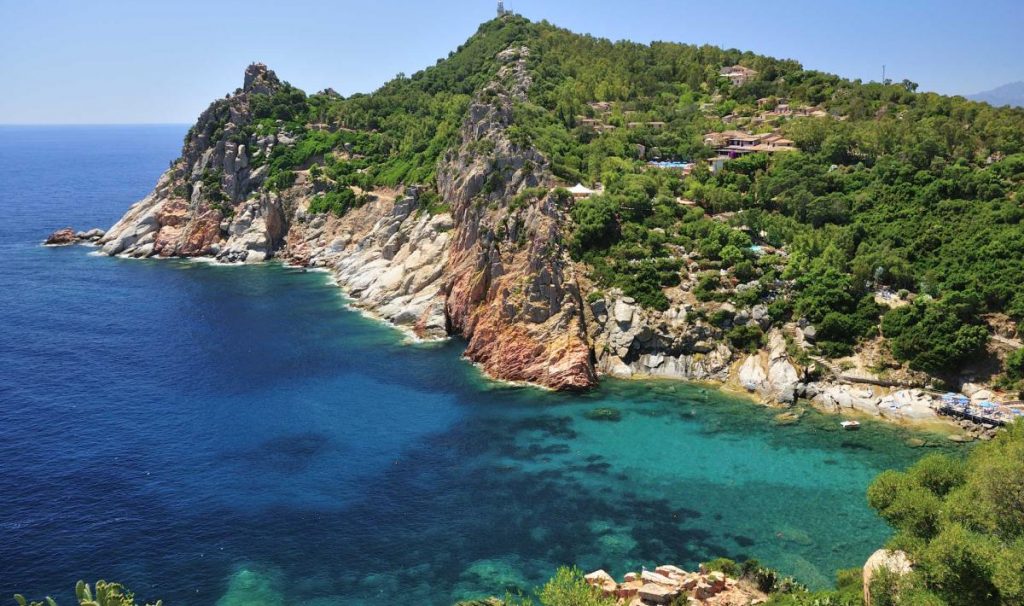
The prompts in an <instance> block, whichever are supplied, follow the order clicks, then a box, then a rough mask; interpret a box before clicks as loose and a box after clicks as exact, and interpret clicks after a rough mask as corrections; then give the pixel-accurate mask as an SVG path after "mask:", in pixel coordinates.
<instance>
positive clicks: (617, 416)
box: [584, 408, 622, 422]
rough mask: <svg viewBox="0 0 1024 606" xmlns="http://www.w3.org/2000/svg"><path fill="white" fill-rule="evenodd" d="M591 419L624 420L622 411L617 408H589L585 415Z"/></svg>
mask: <svg viewBox="0 0 1024 606" xmlns="http://www.w3.org/2000/svg"><path fill="white" fill-rule="evenodd" d="M584 416H585V417H586V418H588V419H590V420H591V421H614V422H618V421H621V420H622V412H621V411H620V410H619V409H617V408H595V409H594V410H588V411H587V413H586V414H585V415H584Z"/></svg>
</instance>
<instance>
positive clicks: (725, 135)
mask: <svg viewBox="0 0 1024 606" xmlns="http://www.w3.org/2000/svg"><path fill="white" fill-rule="evenodd" d="M704 145H707V146H708V147H712V148H714V149H715V151H716V152H717V153H718V156H719V157H722V158H736V157H739V156H745V155H747V154H756V153H765V154H774V153H776V152H787V151H794V150H795V149H796V147H794V144H793V142H792V141H790V140H789V139H786V138H784V137H783V136H782V135H780V134H778V133H765V134H760V135H752V134H750V133H745V132H743V131H738V130H727V131H723V132H720V133H708V134H706V135H704Z"/></svg>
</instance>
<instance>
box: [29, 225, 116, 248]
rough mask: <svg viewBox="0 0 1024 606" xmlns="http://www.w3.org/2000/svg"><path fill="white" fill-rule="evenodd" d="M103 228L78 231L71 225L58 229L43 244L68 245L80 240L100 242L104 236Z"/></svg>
mask: <svg viewBox="0 0 1024 606" xmlns="http://www.w3.org/2000/svg"><path fill="white" fill-rule="evenodd" d="M103 233H104V232H103V230H102V229H90V230H89V231H78V232H76V231H75V230H74V229H72V228H70V227H65V228H64V229H58V230H57V231H55V232H53V233H52V234H50V235H49V237H47V238H46V240H45V241H44V242H43V244H46V245H47V246H67V245H69V244H77V243H79V242H98V241H99V239H100V238H102V237H103Z"/></svg>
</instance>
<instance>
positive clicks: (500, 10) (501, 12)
mask: <svg viewBox="0 0 1024 606" xmlns="http://www.w3.org/2000/svg"><path fill="white" fill-rule="evenodd" d="M506 14H507V12H506V11H505V0H498V16H499V17H504V16H505V15H506Z"/></svg>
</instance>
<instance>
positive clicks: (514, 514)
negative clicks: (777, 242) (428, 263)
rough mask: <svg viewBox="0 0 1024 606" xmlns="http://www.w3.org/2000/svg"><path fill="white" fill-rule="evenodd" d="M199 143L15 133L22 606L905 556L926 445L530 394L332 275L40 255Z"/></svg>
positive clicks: (12, 495) (6, 561)
mask: <svg viewBox="0 0 1024 606" xmlns="http://www.w3.org/2000/svg"><path fill="white" fill-rule="evenodd" d="M185 131H186V127H184V126H133V127H120V126H114V127H0V317H2V320H0V604H6V603H8V602H7V600H8V599H9V598H10V596H11V594H13V593H14V592H22V593H25V594H26V595H28V596H29V597H36V598H38V597H42V596H43V595H46V594H50V595H53V596H54V597H55V598H58V600H59V601H61V602H62V603H63V604H65V606H66V604H68V603H70V602H71V601H72V599H73V587H74V583H75V581H76V580H78V579H85V580H86V581H89V582H92V581H95V580H96V579H101V578H102V579H107V580H118V581H121V582H123V583H125V584H127V585H128V586H129V587H131V588H132V589H134V590H135V591H136V593H137V594H138V596H139V597H140V598H145V599H151V600H155V599H156V598H163V599H164V603H165V604H167V605H168V606H176V605H190V606H191V605H196V606H202V605H214V604H218V605H225V606H226V605H243V604H244V605H250V606H251V605H271V604H312V605H315V606H328V605H340V604H345V605H348V604H395V603H399V602H401V603H407V604H425V605H431V604H437V605H449V604H452V603H453V602H454V601H455V600H456V599H459V598H464V597H470V596H481V595H487V594H493V593H504V591H505V590H506V589H513V588H521V589H523V590H529V589H530V588H532V587H533V586H534V585H536V584H538V583H540V582H542V581H543V580H544V579H545V578H547V577H548V576H550V575H551V574H552V573H553V572H554V570H555V567H556V566H558V565H560V564H577V565H579V566H581V567H582V568H585V569H587V570H588V571H589V570H593V569H596V568H599V567H603V568H605V569H607V570H609V571H610V572H611V573H612V574H614V575H615V576H617V577H619V576H621V575H622V574H623V573H625V572H627V571H628V570H631V569H637V568H639V566H641V565H646V566H648V567H652V566H654V565H656V564H660V563H677V564H680V565H682V566H684V567H694V566H696V564H697V563H698V562H700V561H704V560H708V559H711V558H713V557H716V556H728V557H732V558H736V559H744V558H746V557H755V558H758V559H760V560H761V561H762V562H763V563H766V564H769V565H772V566H775V567H778V568H780V569H781V570H782V571H783V572H785V573H787V574H793V575H796V576H797V577H798V578H799V579H800V580H802V581H804V582H805V583H808V584H810V585H812V586H824V585H828V584H830V583H831V579H832V577H833V575H834V572H835V571H836V570H837V569H839V568H844V567H851V566H860V565H861V564H862V563H863V561H864V560H865V558H866V557H867V556H868V555H870V553H871V552H872V551H874V549H876V548H878V547H879V546H880V545H881V544H882V543H883V542H884V541H885V539H886V537H887V536H888V534H889V533H888V529H887V527H886V526H885V525H884V523H883V522H882V521H881V520H880V519H878V518H877V517H876V516H875V515H874V513H873V512H872V511H871V510H869V509H868V507H867V505H866V503H865V498H864V490H865V488H866V487H867V485H868V483H869V482H870V480H871V478H872V477H873V476H874V475H875V474H876V473H878V472H879V471H880V470H882V469H885V468H887V467H904V466H906V465H908V464H909V463H910V462H912V461H913V460H914V458H915V457H917V456H920V455H921V454H923V451H922V450H914V449H911V448H909V447H907V446H905V444H904V442H905V440H906V439H907V438H908V437H909V434H908V433H906V432H905V431H903V430H900V429H896V428H891V427H886V426H881V425H878V424H874V423H867V424H866V425H865V427H864V429H863V430H862V431H860V432H858V433H844V432H840V431H837V429H838V422H839V419H837V418H835V417H826V416H822V415H817V414H813V413H812V414H808V415H807V416H805V417H804V419H803V420H802V421H801V422H800V423H799V424H797V425H792V426H777V425H775V424H774V423H773V417H774V415H775V414H776V412H777V411H772V410H768V409H764V408H761V407H757V406H753V405H751V404H750V403H749V402H746V401H744V400H741V399H737V398H734V397H731V396H728V395H725V394H722V393H720V392H717V391H714V390H709V389H704V388H701V387H699V386H693V385H686V384H681V383H669V382H658V383H626V382H615V381H606V382H605V383H604V385H603V386H602V387H601V388H600V389H599V390H597V391H595V392H593V393H590V394H586V395H582V396H581V395H563V394H553V393H547V392H542V391H539V390H535V389H531V388H517V387H508V386H504V385H499V384H496V383H493V382H490V381H487V380H486V379H484V378H482V377H481V376H480V375H479V373H478V372H477V371H476V370H475V369H474V368H473V367H472V366H471V365H469V364H467V363H465V362H463V361H462V360H461V359H460V352H461V349H462V344H461V343H459V342H458V341H453V342H451V343H448V344H444V345H409V344H404V343H403V342H402V336H401V335H400V334H399V333H397V332H396V331H394V330H392V329H390V328H388V327H386V326H383V325H380V324H377V323H375V322H374V321H372V320H368V319H366V318H364V317H363V316H361V315H359V314H357V313H354V312H352V311H350V310H349V309H347V308H346V305H345V299H344V297H343V293H342V292H340V291H339V290H338V289H337V288H336V287H335V286H333V285H332V284H331V283H330V281H329V278H328V276H327V275H325V274H321V273H302V272H301V271H298V270H294V269H288V268H285V267H282V266H279V265H274V264H270V265H267V266H261V267H216V266H211V265H209V264H202V263H192V262H185V261H132V260H121V259H110V258H105V257H100V256H96V255H93V254H90V253H91V252H92V251H93V250H94V249H92V248H90V247H87V246H73V247H67V248H45V247H42V246H40V242H41V241H42V240H43V239H44V238H45V236H46V235H47V234H48V233H49V232H51V231H53V230H54V229H57V228H60V227H64V226H67V225H71V226H74V227H75V228H76V229H89V228H92V227H101V228H104V229H106V228H107V227H109V226H110V225H111V224H113V222H114V221H115V220H116V219H117V218H118V217H119V216H120V215H121V214H122V213H123V212H124V210H125V209H127V208H128V206H129V205H130V204H131V203H133V202H134V201H136V200H137V199H139V198H141V197H143V196H144V195H145V194H146V193H147V192H148V191H149V189H150V188H151V187H152V186H153V184H154V183H155V182H156V180H157V177H158V176H159V175H160V173H161V172H162V171H163V170H164V169H165V168H166V167H167V165H168V162H169V161H170V160H171V159H172V158H174V157H176V156H177V155H178V151H179V149H180V146H181V139H182V136H183V135H184V133H185ZM597 407H613V408H616V409H618V410H620V411H621V413H622V419H621V421H619V422H609V421H595V420H590V419H588V418H587V417H586V413H587V412H588V411H591V410H593V409H595V408H597Z"/></svg>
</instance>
